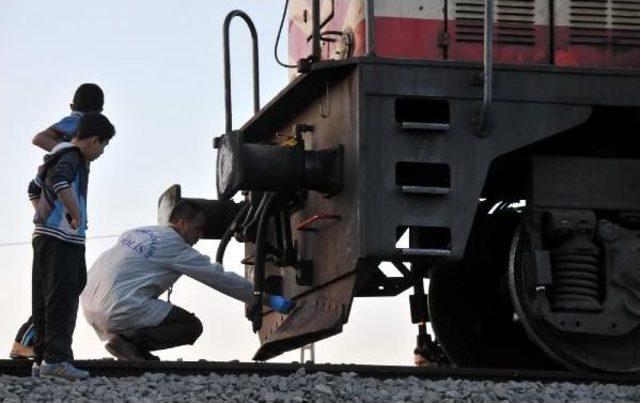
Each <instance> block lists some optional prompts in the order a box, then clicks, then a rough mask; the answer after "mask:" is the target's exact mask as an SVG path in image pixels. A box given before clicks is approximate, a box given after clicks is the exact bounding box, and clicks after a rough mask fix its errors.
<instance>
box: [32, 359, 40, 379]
mask: <svg viewBox="0 0 640 403" xmlns="http://www.w3.org/2000/svg"><path fill="white" fill-rule="evenodd" d="M39 376H40V364H38V363H37V362H34V363H33V365H32V366H31V377H32V378H38V377H39Z"/></svg>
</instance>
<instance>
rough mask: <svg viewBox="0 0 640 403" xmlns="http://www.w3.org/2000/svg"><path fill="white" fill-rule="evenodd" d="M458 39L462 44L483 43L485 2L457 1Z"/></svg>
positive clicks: (472, 0)
mask: <svg viewBox="0 0 640 403" xmlns="http://www.w3.org/2000/svg"><path fill="white" fill-rule="evenodd" d="M455 12H456V14H455V15H456V34H457V35H456V38H457V40H458V41H460V42H482V39H483V36H484V33H483V32H484V0H456V2H455Z"/></svg>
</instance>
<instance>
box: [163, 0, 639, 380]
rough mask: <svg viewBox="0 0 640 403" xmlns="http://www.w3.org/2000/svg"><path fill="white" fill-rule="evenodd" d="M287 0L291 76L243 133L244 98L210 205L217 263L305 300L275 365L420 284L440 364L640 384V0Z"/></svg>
mask: <svg viewBox="0 0 640 403" xmlns="http://www.w3.org/2000/svg"><path fill="white" fill-rule="evenodd" d="M286 3H287V5H288V19H287V22H288V33H289V47H288V48H289V58H288V60H287V63H288V64H285V63H282V64H285V65H286V66H287V67H291V69H290V71H291V73H290V77H291V81H290V83H289V85H288V86H287V87H286V88H284V89H283V90H282V91H281V92H280V93H279V94H278V95H277V96H276V97H275V98H274V99H272V100H271V101H270V102H269V103H268V104H267V105H265V106H264V107H262V108H261V109H259V110H258V103H257V101H256V105H255V106H256V114H255V115H254V116H253V117H252V118H251V119H250V120H249V121H248V122H247V123H245V124H244V125H243V126H242V127H241V128H240V129H237V130H232V129H231V123H230V121H231V109H230V98H231V94H230V91H229V86H227V94H226V95H227V127H226V129H227V132H226V133H225V134H224V135H222V136H220V137H218V138H216V139H215V141H214V145H215V148H216V149H217V183H216V185H217V191H218V198H219V200H200V201H201V203H202V204H203V206H204V207H205V208H206V211H207V219H208V222H209V223H210V225H209V226H208V230H207V234H206V236H207V237H209V238H217V239H221V242H220V247H219V249H218V254H217V256H216V258H217V259H218V260H219V261H222V259H223V256H224V250H225V248H226V245H227V243H228V242H229V241H230V240H231V239H232V238H234V237H235V239H236V240H238V241H241V242H244V243H245V258H244V260H243V263H244V264H245V268H246V275H247V277H249V278H251V279H252V280H253V282H254V287H255V292H254V295H255V296H256V298H261V296H262V295H263V294H264V293H277V294H282V295H285V296H287V297H290V298H293V299H294V300H295V301H296V304H297V307H296V309H295V310H294V311H293V312H291V313H290V314H288V315H283V314H280V313H277V312H275V311H271V310H268V309H265V310H264V311H262V312H261V314H260V315H257V316H256V317H255V318H254V320H253V322H254V323H253V324H254V330H255V331H256V332H257V333H258V334H259V338H260V342H261V347H260V348H259V350H258V351H257V352H256V354H255V357H254V358H255V359H256V360H267V359H269V358H271V357H274V356H277V355H278V354H281V353H283V352H285V351H288V350H291V349H294V348H298V347H301V346H303V345H306V344H308V343H310V342H313V341H317V340H321V339H324V338H327V337H330V336H332V335H335V334H337V333H339V332H341V331H342V328H343V325H344V324H345V323H346V322H347V320H348V318H349V312H350V307H351V304H352V301H353V298H354V297H371V296H385V297H392V296H396V295H398V294H400V293H402V292H404V291H405V290H408V289H413V294H412V295H410V307H411V312H410V313H411V320H412V322H413V323H415V324H417V325H418V337H417V344H418V347H419V348H420V349H421V350H422V351H424V352H425V354H427V355H428V356H429V357H430V358H431V359H432V360H434V361H441V362H447V363H449V364H451V365H455V366H460V367H506V368H557V367H564V368H568V369H573V370H590V371H606V372H618V373H630V372H637V371H638V370H640V326H639V325H640V148H638V147H637V146H635V144H636V143H635V136H636V135H638V130H639V129H640V124H639V123H640V95H639V94H640V0H597V1H596V0H592V1H589V0H401V1H400V0H375V1H374V0H322V1H320V0H291V1H287V2H286ZM236 16H240V17H242V18H244V19H245V20H246V21H247V23H248V24H249V26H250V28H251V29H252V32H253V33H254V34H255V29H254V28H253V26H252V24H251V23H250V20H249V19H248V18H247V17H246V15H245V14H243V13H241V12H239V11H236V12H233V13H232V14H230V16H229V17H228V19H227V20H226V21H225V28H226V29H227V30H226V31H225V39H226V40H227V43H228V36H227V33H228V24H229V22H230V20H231V18H233V17H236ZM283 18H284V16H283ZM254 38H255V35H254ZM255 48H256V46H255V42H254V49H255ZM226 50H227V54H226V58H225V60H226V62H227V69H226V73H227V83H228V82H229V77H228V74H229V71H228V70H229V68H228V46H227V47H226ZM256 71H257V70H256ZM254 80H255V82H254V84H256V95H257V73H255V74H254ZM256 99H257V97H256ZM239 195H242V197H241V200H240V198H239ZM234 196H235V201H234V199H233V198H234ZM179 198H181V195H180V189H179V187H173V188H171V189H169V190H168V191H167V192H165V194H164V195H163V196H162V197H161V200H160V204H161V209H162V208H164V209H166V207H167V206H169V205H171V204H172V203H174V202H175V201H176V200H178V199H179ZM407 237H408V240H407ZM403 239H404V241H402V242H400V241H399V240H403ZM382 264H391V265H393V267H394V268H395V271H396V274H395V275H389V274H388V273H387V272H388V270H386V271H385V270H382V269H381V265H382ZM424 279H429V283H428V288H426V287H425V285H424ZM384 321H385V318H384V317H380V318H379V323H378V324H377V326H384ZM427 323H431V326H432V328H433V332H434V334H435V338H434V339H432V338H431V337H430V336H429V335H428V334H427V331H426V324H427Z"/></svg>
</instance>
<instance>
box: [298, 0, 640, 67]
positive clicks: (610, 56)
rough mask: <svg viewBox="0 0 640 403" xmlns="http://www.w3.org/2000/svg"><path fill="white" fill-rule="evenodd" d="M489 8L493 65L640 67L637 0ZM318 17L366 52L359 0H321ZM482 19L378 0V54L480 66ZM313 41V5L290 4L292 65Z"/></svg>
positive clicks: (461, 11)
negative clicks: (347, 33) (347, 34)
mask: <svg viewBox="0 0 640 403" xmlns="http://www.w3.org/2000/svg"><path fill="white" fill-rule="evenodd" d="M494 3H495V10H494V15H495V19H494V21H495V22H494V24H495V25H494V31H495V37H494V58H495V61H496V62H498V63H509V64H556V65H559V66H573V67H580V66H582V67H616V68H618V67H622V68H636V67H640V0H638V1H636V0H633V1H629V0H603V1H598V2H584V1H580V0H556V1H555V2H554V6H553V9H552V10H550V8H549V0H494ZM551 11H552V12H551ZM305 15H306V18H305ZM331 15H332V17H331ZM321 16H322V18H321V19H322V20H323V21H324V20H326V19H329V18H330V17H331V18H330V19H329V21H328V23H327V24H326V25H325V26H324V27H323V29H322V31H345V30H347V29H351V30H352V32H353V33H354V47H353V50H352V54H351V56H352V57H357V56H362V55H364V54H365V53H366V49H365V42H366V37H365V35H366V21H365V1H364V0H333V1H331V0H322V1H321ZM483 18H484V0H376V1H375V31H374V32H375V53H376V54H377V55H378V56H380V57H387V58H399V59H425V60H459V61H481V60H482V54H483ZM552 21H553V23H552ZM310 36H311V0H291V8H290V11H289V62H290V63H292V64H295V62H296V61H297V60H299V59H301V58H304V57H306V56H308V55H309V53H310V49H311V42H310V40H309V38H310ZM333 38H335V39H338V41H337V42H325V43H323V46H322V58H323V59H335V58H338V57H339V56H338V54H337V53H336V50H337V49H338V45H339V37H335V36H334V37H333ZM552 38H553V46H551V45H552V44H551V41H552ZM552 53H553V54H552Z"/></svg>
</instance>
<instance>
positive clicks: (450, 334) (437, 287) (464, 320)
mask: <svg viewBox="0 0 640 403" xmlns="http://www.w3.org/2000/svg"><path fill="white" fill-rule="evenodd" d="M519 219H520V216H519V215H517V216H514V215H512V214H495V215H493V216H489V215H483V216H482V217H480V218H479V219H478V220H477V222H476V224H474V233H473V234H472V235H471V237H470V239H469V246H468V248H467V253H466V255H465V261H464V263H461V264H459V265H455V266H447V267H437V268H435V269H434V270H433V271H432V273H431V278H430V282H429V292H428V298H429V315H430V319H431V324H432V326H433V330H434V333H435V335H436V340H437V341H438V342H439V343H440V346H441V347H442V349H443V350H444V352H445V354H446V355H447V357H448V358H449V360H450V361H451V362H452V363H453V364H455V365H456V366H460V367H487V368H490V367H493V368H550V367H554V366H555V365H554V363H553V362H551V361H550V360H549V359H548V358H547V357H546V356H545V355H544V354H543V353H542V352H541V351H540V350H539V349H538V348H537V346H535V345H534V344H533V343H532V342H531V341H530V340H529V339H528V338H527V335H526V332H525V331H524V329H523V328H522V326H521V324H520V323H519V321H518V320H517V318H515V317H514V311H513V306H512V305H511V301H510V296H509V289H508V284H507V262H508V252H509V246H510V241H511V237H512V235H513V231H514V228H515V227H516V225H517V223H518V222H519Z"/></svg>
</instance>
